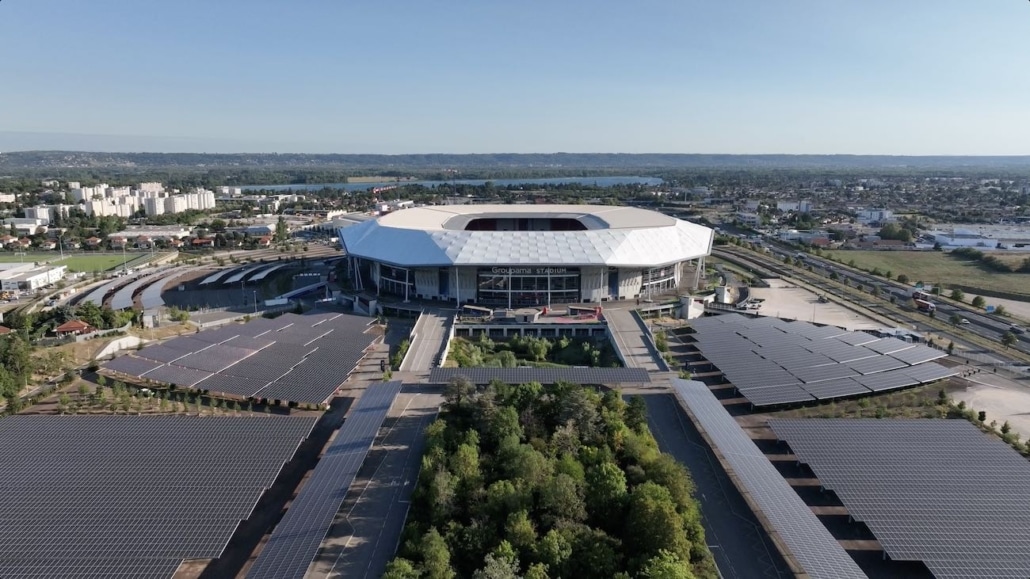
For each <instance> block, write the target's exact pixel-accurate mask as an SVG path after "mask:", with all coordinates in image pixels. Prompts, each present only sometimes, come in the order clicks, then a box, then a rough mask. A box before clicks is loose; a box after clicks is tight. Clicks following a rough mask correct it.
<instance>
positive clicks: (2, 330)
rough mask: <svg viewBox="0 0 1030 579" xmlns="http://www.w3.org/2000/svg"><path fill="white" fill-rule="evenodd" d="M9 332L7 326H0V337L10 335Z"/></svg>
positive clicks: (9, 329)
mask: <svg viewBox="0 0 1030 579" xmlns="http://www.w3.org/2000/svg"><path fill="white" fill-rule="evenodd" d="M11 331H12V330H11V328H8V327H7V326H0V336H6V335H7V334H10V333H11Z"/></svg>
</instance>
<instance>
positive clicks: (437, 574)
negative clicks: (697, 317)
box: [419, 527, 455, 579]
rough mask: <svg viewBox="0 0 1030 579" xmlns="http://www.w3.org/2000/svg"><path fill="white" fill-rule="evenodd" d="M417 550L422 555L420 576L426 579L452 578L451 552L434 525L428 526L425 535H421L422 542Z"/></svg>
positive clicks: (453, 574)
mask: <svg viewBox="0 0 1030 579" xmlns="http://www.w3.org/2000/svg"><path fill="white" fill-rule="evenodd" d="M419 552H420V554H421V555H422V576H423V577H426V579H453V577H454V576H455V573H454V569H451V552H450V551H449V550H448V549H447V542H446V541H444V539H443V537H442V536H441V535H440V532H439V531H437V530H436V527H430V529H429V530H428V531H426V534H425V535H422V542H421V543H420V545H419Z"/></svg>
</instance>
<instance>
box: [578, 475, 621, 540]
mask: <svg viewBox="0 0 1030 579" xmlns="http://www.w3.org/2000/svg"><path fill="white" fill-rule="evenodd" d="M586 479H587V488H586V506H587V512H588V513H590V518H591V520H592V521H593V524H594V525H595V526H598V527H601V528H605V529H608V530H609V531H611V530H614V528H615V527H616V526H618V525H619V524H620V523H621V521H622V508H623V504H624V503H625V500H626V474H625V473H623V472H622V469H620V468H619V466H618V465H617V464H615V463H613V462H603V463H601V464H599V465H597V466H594V467H591V468H590V470H588V471H587V476H586Z"/></svg>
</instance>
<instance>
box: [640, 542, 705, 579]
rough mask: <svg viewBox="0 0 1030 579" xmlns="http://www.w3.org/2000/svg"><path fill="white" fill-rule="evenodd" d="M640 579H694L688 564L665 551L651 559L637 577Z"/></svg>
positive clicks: (674, 554)
mask: <svg viewBox="0 0 1030 579" xmlns="http://www.w3.org/2000/svg"><path fill="white" fill-rule="evenodd" d="M638 577H640V578H641V579H694V573H693V571H691V569H690V563H689V562H688V561H684V560H683V559H680V557H679V556H678V555H676V553H670V552H669V551H666V550H665V549H662V550H660V551H659V552H658V554H657V555H655V556H654V557H651V559H649V560H648V561H647V563H645V564H644V567H643V568H642V569H641V570H640V574H639V575H638Z"/></svg>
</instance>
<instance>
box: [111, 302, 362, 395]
mask: <svg viewBox="0 0 1030 579" xmlns="http://www.w3.org/2000/svg"><path fill="white" fill-rule="evenodd" d="M368 324H369V321H368V318H365V317H361V316H353V315H347V314H337V313H330V314H325V313H320V314H309V315H296V314H287V315H284V316H280V317H279V318H277V319H275V320H269V319H266V318H259V319H257V320H253V321H251V322H249V323H247V324H243V325H235V324H234V325H232V326H228V327H222V328H219V329H216V330H210V331H206V332H199V333H196V334H190V335H188V336H180V337H177V338H173V339H171V340H168V341H166V342H164V343H163V344H158V345H154V346H149V347H146V348H143V349H142V350H140V351H138V352H136V353H135V357H137V358H142V359H146V360H148V361H149V364H144V363H140V364H138V365H137V366H132V367H139V368H141V369H143V370H144V371H143V372H140V373H133V372H125V371H124V370H115V369H114V368H112V370H114V371H122V372H123V373H125V374H129V375H131V376H139V377H142V378H145V379H149V380H155V381H158V382H165V383H170V384H175V385H176V386H181V387H184V388H188V387H196V388H200V389H204V390H210V391H212V392H222V393H226V394H234V395H239V396H246V397H254V398H257V397H260V398H274V399H277V400H285V401H290V402H299V403H310V404H321V403H323V402H325V401H326V400H327V399H328V398H329V397H331V396H332V395H333V394H334V393H335V392H336V389H337V388H338V387H339V385H340V384H342V383H343V382H344V381H346V380H347V376H348V375H349V374H350V372H351V371H353V369H354V368H355V367H356V366H357V364H358V362H359V361H360V360H361V359H362V358H363V357H364V355H365V350H366V349H368V347H369V346H370V345H371V344H372V342H373V340H374V339H375V336H374V335H372V334H370V333H369V334H367V333H365V332H366V330H367V329H368ZM254 336H260V337H254ZM309 356H310V357H311V362H312V363H311V364H309V365H308V366H306V367H304V368H302V369H301V370H300V371H299V372H297V373H296V374H294V375H293V376H291V377H290V378H288V379H280V378H281V377H283V376H284V375H285V374H287V373H289V372H291V370H292V369H294V368H300V365H301V364H302V362H303V361H304V360H305V359H306V357H309ZM172 362H174V364H169V365H167V366H162V363H172ZM119 364H123V365H124V364H132V362H120V363H119ZM122 367H123V368H125V369H128V368H129V366H127V365H125V366H122ZM214 373H224V374H225V375H226V376H227V378H225V379H224V380H211V379H210V376H211V374H214ZM144 374H145V376H144ZM202 381H204V382H205V384H200V382H202ZM273 382H274V383H275V385H274V386H271V385H270V383H273ZM248 386H251V387H253V389H251V390H249V391H247V390H246V388H247V387H248Z"/></svg>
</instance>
